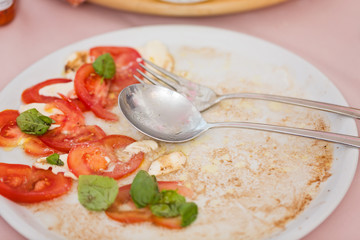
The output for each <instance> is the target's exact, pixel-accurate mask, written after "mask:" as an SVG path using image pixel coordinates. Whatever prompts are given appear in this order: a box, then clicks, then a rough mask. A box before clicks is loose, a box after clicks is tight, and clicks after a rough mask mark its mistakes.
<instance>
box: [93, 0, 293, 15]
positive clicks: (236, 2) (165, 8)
mask: <svg viewBox="0 0 360 240" xmlns="http://www.w3.org/2000/svg"><path fill="white" fill-rule="evenodd" d="M285 1H287V0H209V1H206V2H200V3H192V4H176V3H167V2H162V1H160V0H88V2H91V3H95V4H98V5H102V6H106V7H110V8H115V9H119V10H125V11H130V12H137V13H146V14H153V15H162V16H178V17H179V16H181V17H187V16H213V15H223V14H229V13H236V12H243V11H250V10H254V9H258V8H263V7H267V6H271V5H275V4H278V3H281V2H285Z"/></svg>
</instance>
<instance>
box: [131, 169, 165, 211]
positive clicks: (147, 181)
mask: <svg viewBox="0 0 360 240" xmlns="http://www.w3.org/2000/svg"><path fill="white" fill-rule="evenodd" d="M130 195H131V198H132V200H133V202H134V203H135V205H136V207H138V208H143V207H146V206H147V205H149V204H154V203H156V202H157V201H158V200H159V198H160V192H159V188H158V184H157V181H156V177H155V176H150V175H149V174H148V173H147V172H146V171H144V170H140V171H139V172H138V173H137V174H136V176H135V178H134V180H133V182H132V184H131V188H130Z"/></svg>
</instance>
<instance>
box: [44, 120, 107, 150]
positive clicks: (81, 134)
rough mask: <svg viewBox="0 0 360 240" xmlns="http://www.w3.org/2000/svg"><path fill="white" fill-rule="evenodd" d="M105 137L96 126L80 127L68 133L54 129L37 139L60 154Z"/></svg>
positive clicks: (61, 129)
mask: <svg viewBox="0 0 360 240" xmlns="http://www.w3.org/2000/svg"><path fill="white" fill-rule="evenodd" d="M105 136H106V134H105V132H104V131H103V130H102V129H101V128H100V127H98V126H96V125H91V126H87V125H82V126H77V127H75V128H74V129H72V130H70V131H65V130H64V129H63V128H61V127H59V128H55V129H53V130H50V131H48V132H47V133H45V134H44V135H42V136H39V139H40V140H41V141H42V142H43V143H45V144H46V145H47V146H49V147H51V148H54V149H56V150H58V151H61V152H69V151H70V149H71V148H72V147H74V146H76V145H78V144H81V143H86V142H92V141H95V140H99V139H101V138H103V137H105Z"/></svg>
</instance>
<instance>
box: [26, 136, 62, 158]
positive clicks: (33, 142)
mask: <svg viewBox="0 0 360 240" xmlns="http://www.w3.org/2000/svg"><path fill="white" fill-rule="evenodd" d="M22 147H23V149H24V151H25V153H27V154H29V155H32V156H37V157H46V156H49V155H51V154H53V153H55V152H56V153H60V151H58V150H56V149H54V148H51V147H49V146H47V145H46V144H45V143H43V142H42V141H41V140H40V139H39V138H37V137H28V138H27V139H26V140H25V141H24V143H23V144H22Z"/></svg>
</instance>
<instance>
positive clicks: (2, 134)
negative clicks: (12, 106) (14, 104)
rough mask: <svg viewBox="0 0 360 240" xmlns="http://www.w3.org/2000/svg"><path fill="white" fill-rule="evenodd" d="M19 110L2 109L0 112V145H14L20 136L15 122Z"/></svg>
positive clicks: (20, 133) (21, 133) (21, 135)
mask: <svg viewBox="0 0 360 240" xmlns="http://www.w3.org/2000/svg"><path fill="white" fill-rule="evenodd" d="M18 116H19V112H18V111H16V110H4V111H2V112H0V147H16V146H17V145H18V143H19V140H20V138H21V137H23V136H24V135H25V134H24V133H23V132H21V130H20V128H19V127H18V126H17V124H16V118H17V117H18Z"/></svg>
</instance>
